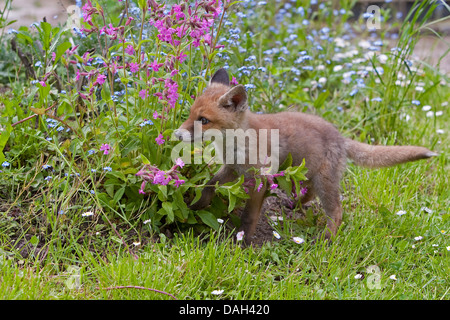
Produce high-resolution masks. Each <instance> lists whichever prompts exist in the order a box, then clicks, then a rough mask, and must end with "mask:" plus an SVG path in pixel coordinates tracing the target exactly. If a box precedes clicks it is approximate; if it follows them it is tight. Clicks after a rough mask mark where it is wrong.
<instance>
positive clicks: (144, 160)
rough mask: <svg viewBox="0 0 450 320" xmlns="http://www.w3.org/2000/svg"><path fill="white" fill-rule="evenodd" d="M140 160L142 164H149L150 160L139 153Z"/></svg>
mask: <svg viewBox="0 0 450 320" xmlns="http://www.w3.org/2000/svg"><path fill="white" fill-rule="evenodd" d="M141 160H142V163H143V164H150V161H149V160H148V159H147V157H146V156H144V155H143V154H142V153H141Z"/></svg>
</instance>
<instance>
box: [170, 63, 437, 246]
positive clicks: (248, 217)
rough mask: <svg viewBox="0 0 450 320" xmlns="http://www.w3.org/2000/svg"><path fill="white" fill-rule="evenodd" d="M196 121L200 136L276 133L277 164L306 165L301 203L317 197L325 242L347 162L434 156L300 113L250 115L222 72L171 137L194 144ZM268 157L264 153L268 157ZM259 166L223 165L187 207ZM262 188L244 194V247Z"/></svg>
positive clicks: (377, 163) (338, 217)
mask: <svg viewBox="0 0 450 320" xmlns="http://www.w3.org/2000/svg"><path fill="white" fill-rule="evenodd" d="M196 121H200V122H201V129H202V132H205V131H207V130H209V129H217V130H219V131H221V132H225V131H226V130H227V129H243V130H246V129H254V130H255V131H256V132H257V133H258V132H259V130H260V129H277V130H278V131H279V150H278V156H279V163H283V162H284V160H285V159H286V158H287V157H288V154H289V153H290V154H291V156H292V160H293V163H292V165H300V164H301V163H302V161H303V159H305V166H306V168H307V169H308V172H307V174H306V177H307V179H308V180H307V181H305V182H304V185H305V186H306V187H307V192H306V194H305V195H304V196H303V197H302V199H301V203H302V204H305V203H307V202H309V201H311V200H313V199H314V198H315V197H316V196H318V197H319V199H320V202H321V204H322V206H323V209H324V211H325V213H326V216H327V229H326V231H325V238H326V239H328V240H329V239H331V237H332V236H335V235H336V232H337V230H338V228H339V226H340V224H341V221H342V208H341V203H340V193H339V183H340V179H341V176H342V173H343V171H344V168H345V164H346V161H347V158H350V159H351V160H353V161H354V163H355V164H357V165H360V166H364V167H369V168H378V167H388V166H393V165H396V164H400V163H404V162H408V161H414V160H419V159H426V158H430V157H433V156H437V154H436V153H434V152H432V151H430V150H428V149H426V148H424V147H416V146H371V145H368V144H365V143H360V142H357V141H353V140H351V139H348V138H344V137H343V136H342V135H341V134H340V133H339V131H338V130H337V129H336V128H335V127H334V126H333V125H332V124H330V123H329V122H327V121H325V120H324V119H322V118H320V117H318V116H315V115H310V114H305V113H301V112H280V113H276V114H255V113H252V112H251V111H250V110H249V108H248V104H247V92H246V90H245V87H244V86H242V85H237V86H234V87H231V86H230V83H229V75H228V73H227V71H226V70H225V69H220V70H218V71H217V72H216V73H215V74H214V75H213V76H212V78H211V80H210V83H209V86H208V87H207V88H206V89H205V91H204V92H203V94H202V95H200V96H199V97H197V99H196V100H195V102H194V104H193V105H192V107H191V110H190V115H189V118H188V119H187V120H186V121H185V122H184V123H183V124H182V125H181V126H180V128H179V129H178V130H176V131H175V136H176V137H177V138H178V139H180V140H184V141H186V140H189V141H193V138H192V137H194V123H195V122H196ZM197 123H198V122H197ZM266 132H267V131H266ZM258 138H259V135H258ZM269 145H270V138H269ZM247 149H248V147H247ZM246 151H248V150H246ZM273 151H274V150H270V148H268V149H267V152H273ZM263 166H264V163H263V161H259V162H258V163H257V164H256V165H254V164H250V163H249V161H248V154H246V162H245V163H241V164H238V163H236V162H235V163H225V164H224V165H223V166H222V167H221V169H220V170H219V171H218V173H217V174H216V175H215V176H214V177H213V178H212V179H211V180H210V181H209V182H207V184H206V186H205V188H204V189H203V190H202V195H201V198H200V199H199V201H197V202H196V203H194V204H193V205H191V208H192V209H193V210H199V209H203V208H205V207H207V206H208V205H209V204H210V203H211V200H212V198H213V196H214V193H215V192H214V186H215V185H216V183H217V182H219V184H223V183H226V182H231V181H233V180H235V179H236V178H237V177H238V176H240V175H241V174H248V171H247V169H249V168H251V167H255V168H258V167H259V168H261V167H263ZM266 188H267V186H263V187H262V188H261V189H259V190H250V191H249V196H250V198H249V199H248V200H247V203H246V205H245V208H244V210H243V213H242V215H241V226H240V229H239V231H244V243H245V244H250V243H251V240H252V236H253V234H254V232H255V229H256V225H257V222H258V219H259V216H260V211H261V207H262V204H263V200H264V194H265V191H266Z"/></svg>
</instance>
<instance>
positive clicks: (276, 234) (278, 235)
mask: <svg viewBox="0 0 450 320" xmlns="http://www.w3.org/2000/svg"><path fill="white" fill-rule="evenodd" d="M273 236H274V237H275V238H277V239H280V238H281V236H280V234H279V233H278V232H276V231H274V232H273Z"/></svg>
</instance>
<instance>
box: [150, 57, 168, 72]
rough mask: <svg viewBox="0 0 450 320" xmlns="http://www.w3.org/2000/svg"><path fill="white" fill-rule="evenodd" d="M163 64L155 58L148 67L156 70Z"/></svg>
mask: <svg viewBox="0 0 450 320" xmlns="http://www.w3.org/2000/svg"><path fill="white" fill-rule="evenodd" d="M163 65H164V63H158V61H157V60H155V61H153V62H152V63H150V64H149V65H148V66H149V68H151V69H152V70H153V71H155V72H158V71H159V68H161V67H162V66H163Z"/></svg>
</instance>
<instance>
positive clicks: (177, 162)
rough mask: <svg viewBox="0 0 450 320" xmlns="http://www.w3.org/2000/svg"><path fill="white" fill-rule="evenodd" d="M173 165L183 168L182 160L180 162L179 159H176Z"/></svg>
mask: <svg viewBox="0 0 450 320" xmlns="http://www.w3.org/2000/svg"><path fill="white" fill-rule="evenodd" d="M175 164H176V165H177V166H179V167H180V168H183V167H184V162H183V160H182V159H181V158H178V159H177V160H176V161H175Z"/></svg>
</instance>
